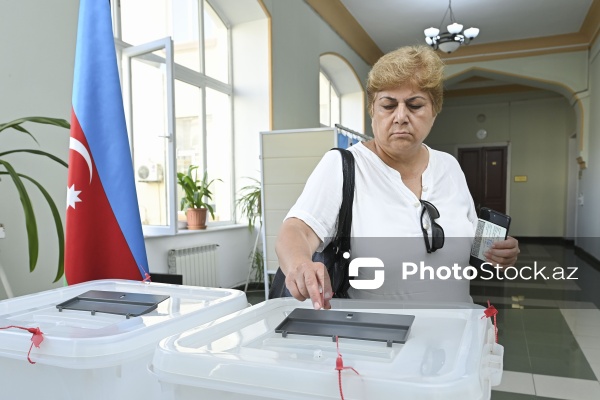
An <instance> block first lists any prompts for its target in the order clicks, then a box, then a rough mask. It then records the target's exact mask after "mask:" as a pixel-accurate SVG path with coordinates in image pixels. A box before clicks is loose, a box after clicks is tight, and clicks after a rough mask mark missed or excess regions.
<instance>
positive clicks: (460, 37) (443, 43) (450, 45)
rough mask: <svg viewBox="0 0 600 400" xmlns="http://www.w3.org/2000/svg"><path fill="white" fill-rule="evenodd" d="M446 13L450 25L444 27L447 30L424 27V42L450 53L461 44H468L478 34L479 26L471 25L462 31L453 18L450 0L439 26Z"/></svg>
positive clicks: (461, 27) (435, 48)
mask: <svg viewBox="0 0 600 400" xmlns="http://www.w3.org/2000/svg"><path fill="white" fill-rule="evenodd" d="M448 13H449V14H450V25H448V26H447V27H446V29H447V31H445V32H442V33H441V34H440V29H438V28H434V27H431V28H427V29H425V42H427V44H428V45H430V46H431V47H433V49H434V50H437V49H440V50H441V51H443V52H444V53H452V52H453V51H455V50H456V49H458V48H459V47H460V46H461V45H463V44H465V45H467V44H469V43H470V42H471V40H473V39H475V38H476V37H477V35H478V34H479V28H473V27H471V28H469V29H465V30H464V31H463V26H462V25H461V24H459V23H457V22H456V20H455V19H454V12H453V11H452V0H448V9H447V10H446V12H445V13H444V17H443V18H442V22H440V28H441V27H442V26H443V23H444V20H445V19H446V16H447V15H448Z"/></svg>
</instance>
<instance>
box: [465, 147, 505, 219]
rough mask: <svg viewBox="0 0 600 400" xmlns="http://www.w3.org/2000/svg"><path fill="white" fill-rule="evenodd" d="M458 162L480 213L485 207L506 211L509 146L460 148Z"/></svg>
mask: <svg viewBox="0 0 600 400" xmlns="http://www.w3.org/2000/svg"><path fill="white" fill-rule="evenodd" d="M458 162H459V164H460V167H461V168H462V170H463V172H464V174H465V177H466V179H467V185H468V186H469V191H470V192H471V196H472V197H473V201H474V202H475V208H476V209H477V214H479V210H480V209H481V207H487V208H491V209H493V210H496V211H499V212H502V213H505V212H506V176H507V147H506V146H500V147H470V148H462V149H458Z"/></svg>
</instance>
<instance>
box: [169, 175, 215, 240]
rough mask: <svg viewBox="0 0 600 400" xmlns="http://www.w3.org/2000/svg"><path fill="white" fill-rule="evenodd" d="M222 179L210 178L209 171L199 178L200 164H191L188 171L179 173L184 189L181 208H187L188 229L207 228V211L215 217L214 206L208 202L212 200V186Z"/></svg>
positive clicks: (178, 176)
mask: <svg viewBox="0 0 600 400" xmlns="http://www.w3.org/2000/svg"><path fill="white" fill-rule="evenodd" d="M216 180H218V181H220V179H212V180H210V181H209V180H208V173H207V172H206V171H204V175H203V177H202V179H198V166H197V165H190V166H189V167H188V170H187V173H186V174H184V173H183V172H178V173H177V183H178V184H179V185H180V186H181V188H182V189H183V197H182V198H181V210H184V209H186V207H187V211H186V218H187V224H188V229H192V230H198V229H206V212H207V211H208V212H210V215H211V217H212V218H214V217H215V214H214V210H213V207H212V206H211V205H210V204H209V203H208V202H207V201H208V200H212V192H211V191H210V186H211V185H212V184H213V183H214V182H215V181H216Z"/></svg>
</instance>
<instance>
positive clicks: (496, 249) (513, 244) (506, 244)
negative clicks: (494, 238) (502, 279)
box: [485, 236, 521, 268]
mask: <svg viewBox="0 0 600 400" xmlns="http://www.w3.org/2000/svg"><path fill="white" fill-rule="evenodd" d="M520 252H521V250H519V241H518V240H517V239H515V238H514V237H512V236H508V237H507V238H506V240H502V241H499V242H494V244H493V245H492V248H491V249H489V250H488V251H487V252H486V253H485V257H486V258H487V261H488V262H490V263H492V264H498V265H500V266H502V267H505V268H506V267H512V266H514V265H515V262H516V261H517V256H518V255H519V253H520Z"/></svg>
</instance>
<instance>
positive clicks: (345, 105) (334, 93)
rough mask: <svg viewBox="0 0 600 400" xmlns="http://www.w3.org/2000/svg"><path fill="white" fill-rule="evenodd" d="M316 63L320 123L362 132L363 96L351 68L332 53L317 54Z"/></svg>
mask: <svg viewBox="0 0 600 400" xmlns="http://www.w3.org/2000/svg"><path fill="white" fill-rule="evenodd" d="M319 62H320V65H321V72H320V74H319V97H320V101H319V104H320V107H321V108H320V120H321V124H322V125H325V126H334V125H335V124H342V125H343V126H344V127H346V128H350V129H352V130H354V131H356V132H360V133H364V129H365V120H364V115H365V93H364V90H363V87H362V85H361V83H360V80H359V79H358V76H357V75H356V73H355V72H354V70H353V69H352V66H351V65H350V63H348V61H346V60H345V59H344V58H343V57H340V56H339V55H337V54H333V53H326V54H323V55H321V57H320V59H319Z"/></svg>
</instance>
